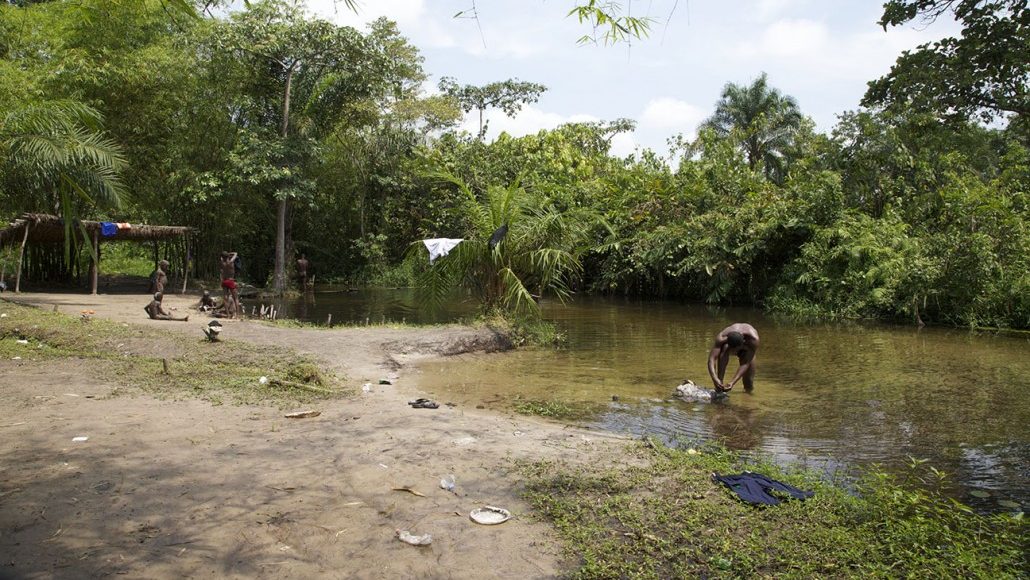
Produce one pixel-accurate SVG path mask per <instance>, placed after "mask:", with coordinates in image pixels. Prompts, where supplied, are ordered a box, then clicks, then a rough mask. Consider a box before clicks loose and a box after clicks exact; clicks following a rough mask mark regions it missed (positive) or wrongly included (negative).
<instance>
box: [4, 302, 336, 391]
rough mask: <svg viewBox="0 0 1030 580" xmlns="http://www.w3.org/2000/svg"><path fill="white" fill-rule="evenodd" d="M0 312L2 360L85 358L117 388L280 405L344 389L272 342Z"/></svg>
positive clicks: (26, 311)
mask: <svg viewBox="0 0 1030 580" xmlns="http://www.w3.org/2000/svg"><path fill="white" fill-rule="evenodd" d="M0 313H2V314H7V316H4V317H0V359H5V360H11V359H13V358H15V357H20V358H21V360H22V361H26V362H33V361H46V360H51V359H59V358H72V359H84V360H86V361H88V364H84V365H82V366H83V369H84V370H85V372H89V373H91V374H93V375H94V376H102V377H104V378H105V379H114V380H115V381H116V382H117V383H118V384H119V388H118V389H117V391H118V392H124V391H127V390H140V391H143V392H147V393H150V394H154V395H156V396H161V397H171V398H182V397H198V398H202V399H205V400H209V401H212V402H215V403H222V402H226V401H228V402H234V403H272V404H276V405H280V406H288V405H295V404H297V403H303V402H310V401H314V400H318V399H324V398H331V397H335V396H339V395H341V394H346V392H345V391H343V390H341V388H340V382H341V381H340V379H339V377H337V376H336V375H334V374H332V373H328V372H326V371H324V370H323V369H322V368H321V367H320V366H319V365H318V364H316V363H315V362H314V361H312V360H311V359H308V358H306V357H304V356H300V355H298V354H297V353H295V352H293V351H290V350H287V349H283V348H279V347H275V346H264V345H255V344H251V343H247V342H241V341H231V340H229V341H221V342H208V341H207V340H206V339H205V338H203V337H202V336H201V333H200V330H199V329H198V330H197V338H193V337H190V336H189V335H186V334H183V333H179V332H175V331H169V332H162V331H160V330H158V329H152V328H146V327H139V326H132V325H127V324H122V323H117V322H113V321H109V320H103V319H86V318H82V317H74V316H68V315H64V314H59V313H55V312H48V311H45V310H42V309H38V308H32V307H28V306H22V305H17V304H13V303H10V302H2V303H0ZM168 324H181V323H176V322H169V323H168ZM165 360H167V363H168V373H167V374H166V373H165ZM262 377H265V378H266V379H267V381H262V380H261V378H262Z"/></svg>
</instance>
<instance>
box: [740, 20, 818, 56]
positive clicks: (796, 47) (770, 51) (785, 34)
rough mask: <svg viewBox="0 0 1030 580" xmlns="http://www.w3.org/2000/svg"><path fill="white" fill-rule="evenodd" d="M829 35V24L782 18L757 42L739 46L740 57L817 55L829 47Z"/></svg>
mask: <svg viewBox="0 0 1030 580" xmlns="http://www.w3.org/2000/svg"><path fill="white" fill-rule="evenodd" d="M828 39H829V32H828V31H827V29H826V25H825V24H822V23H819V22H815V21H812V20H805V19H797V20H790V19H783V20H777V21H776V22H774V23H772V24H771V25H770V26H769V27H768V28H766V29H765V31H764V32H763V33H762V36H761V37H760V38H759V39H758V41H757V42H745V43H744V44H743V45H741V46H740V49H739V53H740V56H742V57H745V58H754V57H756V56H766V57H770V56H771V57H801V58H805V57H808V56H812V55H816V56H817V55H818V54H819V53H820V52H821V51H822V50H824V49H825V48H826V45H827V44H828V42H827V40H828Z"/></svg>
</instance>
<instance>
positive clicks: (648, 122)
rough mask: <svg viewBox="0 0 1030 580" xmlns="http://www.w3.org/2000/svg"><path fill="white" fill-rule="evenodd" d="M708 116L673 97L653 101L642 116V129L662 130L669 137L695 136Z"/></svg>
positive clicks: (645, 108) (697, 108)
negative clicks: (698, 126)
mask: <svg viewBox="0 0 1030 580" xmlns="http://www.w3.org/2000/svg"><path fill="white" fill-rule="evenodd" d="M706 116H707V115H706V114H705V111H704V110H702V109H700V108H699V107H695V106H694V105H691V104H690V103H688V102H686V101H681V100H679V99H674V98H671V97H659V98H657V99H652V100H651V101H650V102H649V103H647V106H646V107H644V112H643V113H641V114H640V127H641V128H642V129H662V130H663V131H665V132H666V134H668V135H673V134H675V133H687V134H688V135H693V134H694V133H695V132H696V131H697V125H698V124H699V123H700V122H701V121H703V120H704V118H705V117H706Z"/></svg>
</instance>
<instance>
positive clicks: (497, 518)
mask: <svg viewBox="0 0 1030 580" xmlns="http://www.w3.org/2000/svg"><path fill="white" fill-rule="evenodd" d="M469 517H470V518H472V521H474V522H476V523H477V524H483V525H484V526H495V525H497V524H503V523H504V522H506V521H508V520H509V519H511V512H510V511H508V510H506V509H504V508H499V507H494V506H492V505H488V506H483V507H481V508H476V509H474V510H472V511H471V512H470V513H469Z"/></svg>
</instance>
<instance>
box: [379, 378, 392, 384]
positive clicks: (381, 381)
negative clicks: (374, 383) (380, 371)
mask: <svg viewBox="0 0 1030 580" xmlns="http://www.w3.org/2000/svg"><path fill="white" fill-rule="evenodd" d="M379 384H380V385H392V384H393V383H392V382H390V379H379Z"/></svg>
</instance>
